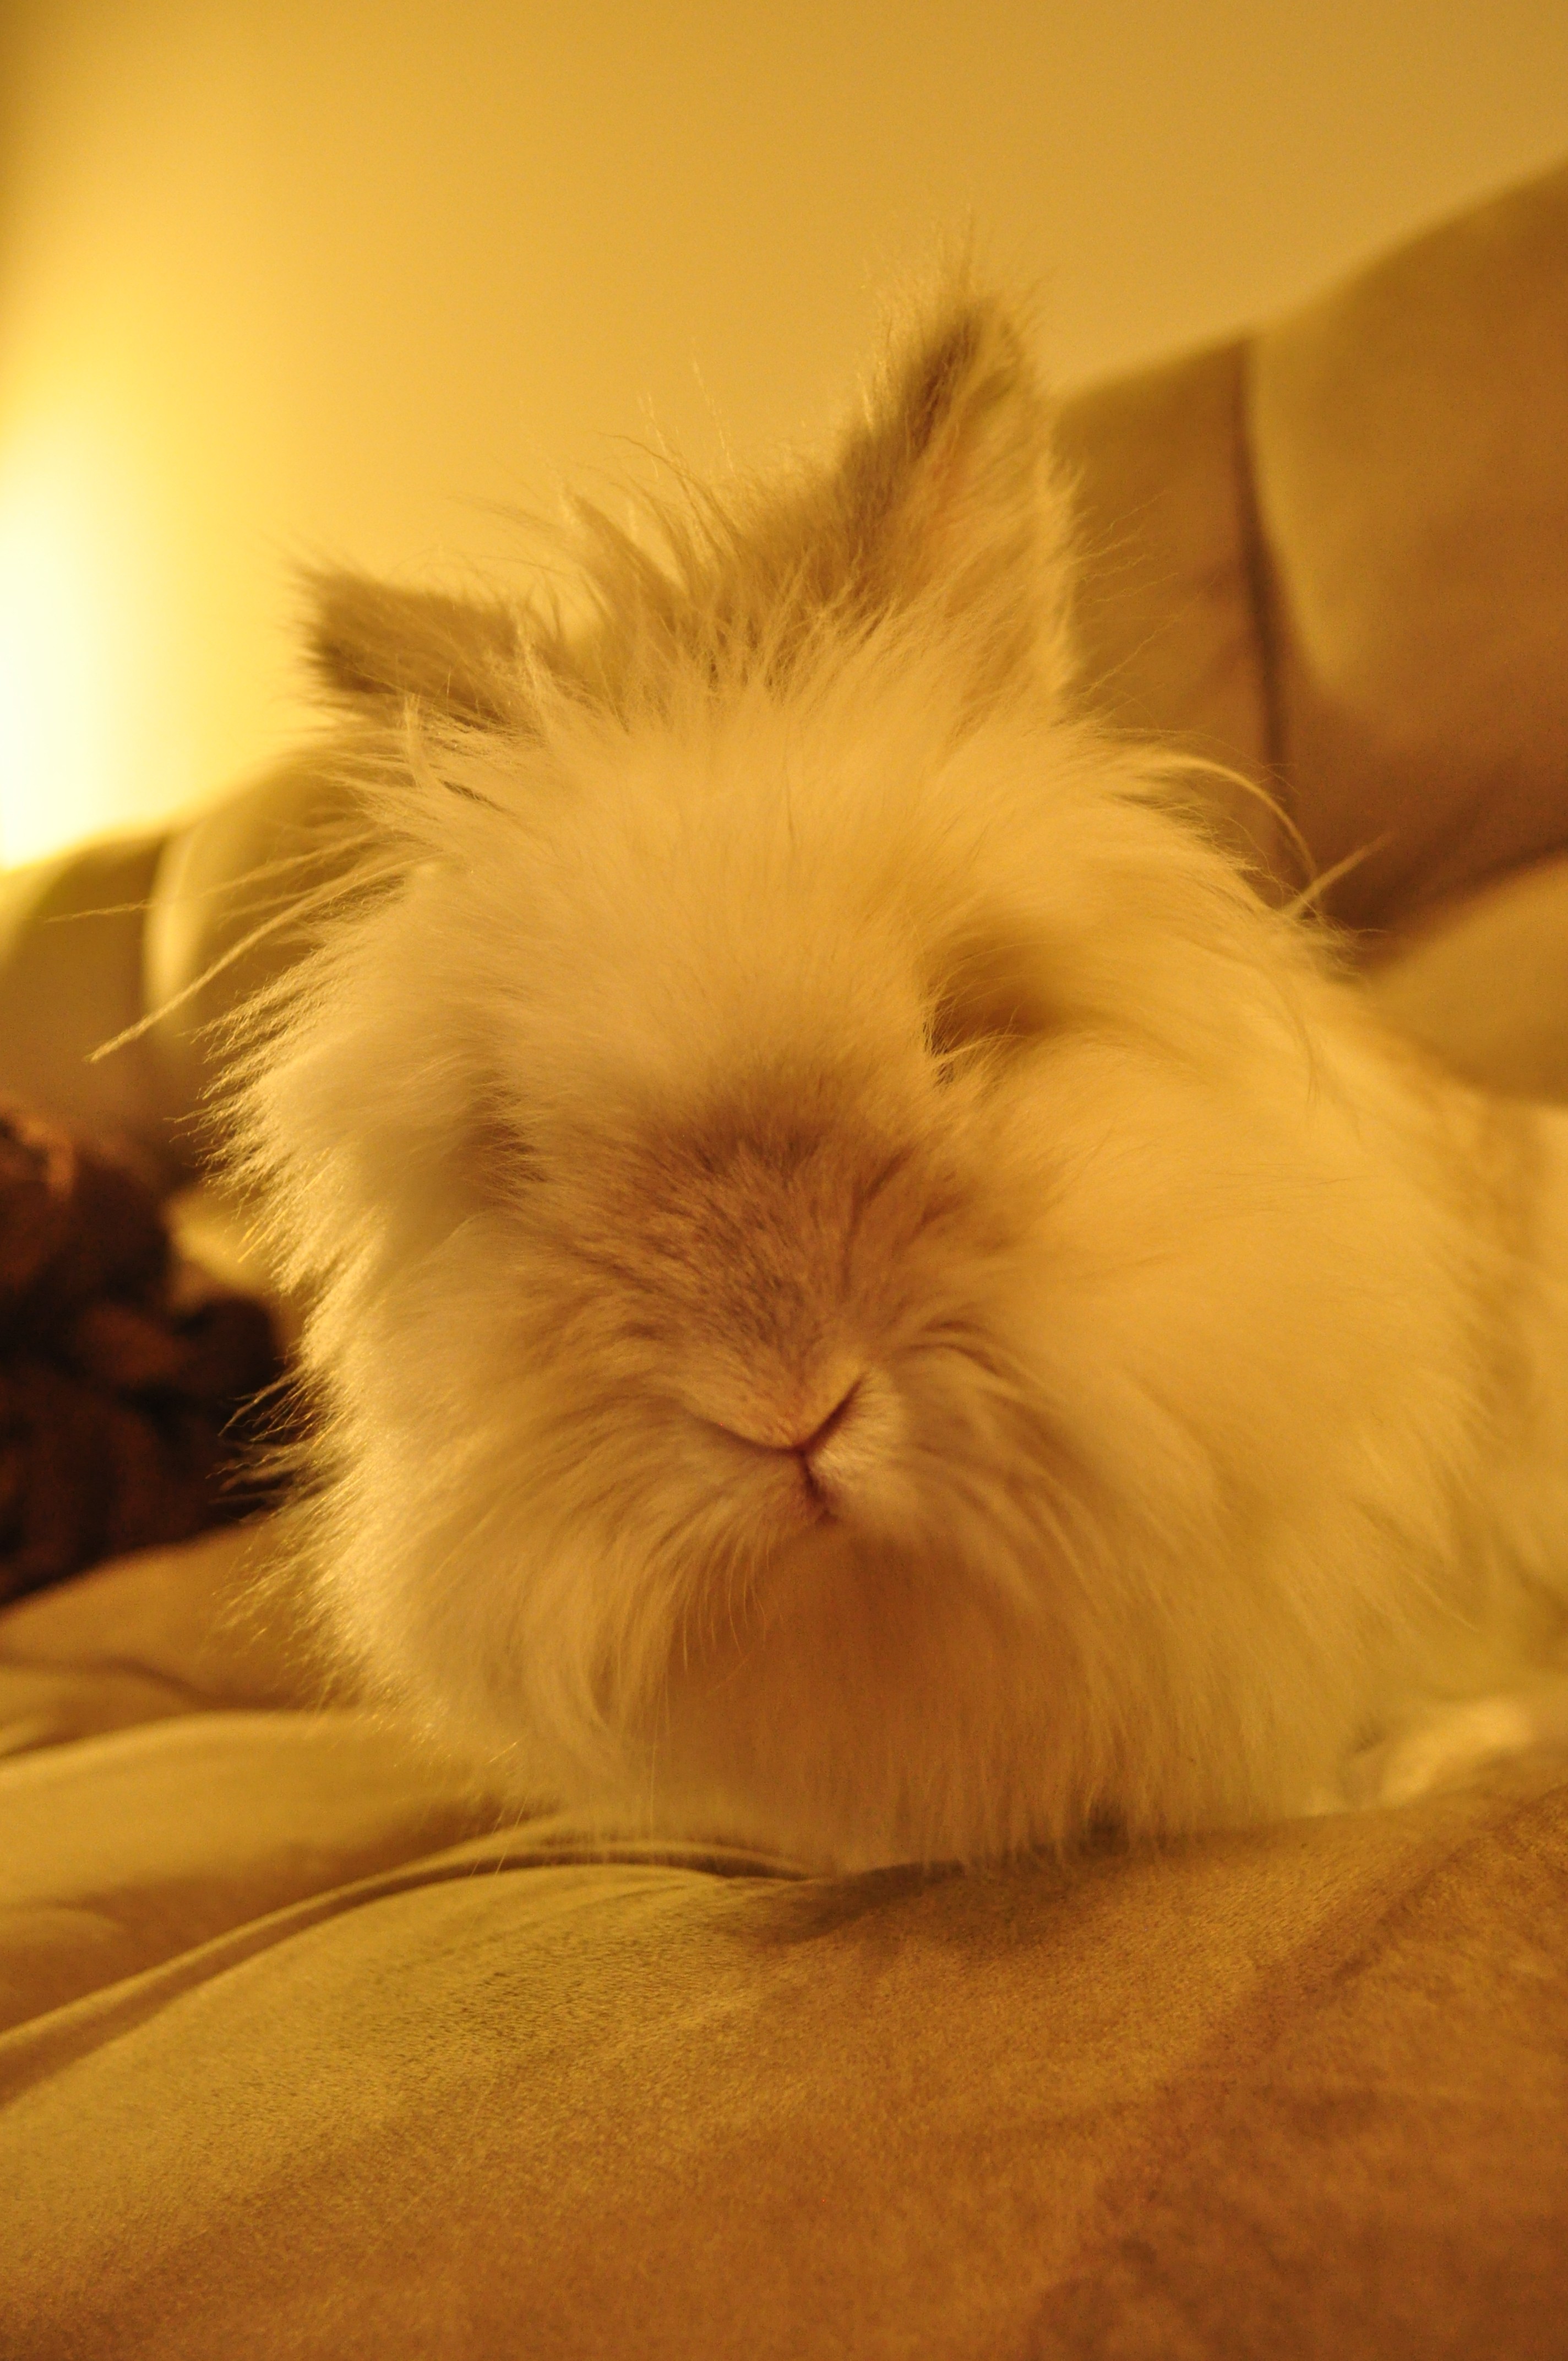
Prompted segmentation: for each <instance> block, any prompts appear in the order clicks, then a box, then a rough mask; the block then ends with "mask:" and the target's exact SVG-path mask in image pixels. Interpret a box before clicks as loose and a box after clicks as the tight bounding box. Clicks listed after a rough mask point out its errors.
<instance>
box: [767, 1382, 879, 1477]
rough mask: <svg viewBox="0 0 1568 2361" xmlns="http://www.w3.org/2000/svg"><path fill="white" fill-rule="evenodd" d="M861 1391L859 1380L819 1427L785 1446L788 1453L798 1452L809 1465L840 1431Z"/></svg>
mask: <svg viewBox="0 0 1568 2361" xmlns="http://www.w3.org/2000/svg"><path fill="white" fill-rule="evenodd" d="M860 1390H861V1381H860V1379H859V1378H856V1379H855V1380H854V1382H853V1384H852V1385H850V1387H849V1388H848V1389H847V1390H846V1391H845V1392H844V1393H843V1394H841V1395H840V1396H839V1400H837V1401H836V1402H835V1403H834V1405H833V1407H832V1409H831V1410H830V1411H828V1415H827V1417H826V1418H824V1419H820V1420H818V1422H817V1425H816V1426H814V1427H813V1428H812V1430H811V1432H810V1433H809V1434H803V1435H801V1436H799V1437H797V1439H796V1440H795V1442H793V1443H787V1444H784V1449H785V1450H786V1451H795V1452H798V1453H799V1455H800V1456H801V1457H802V1459H804V1460H805V1461H806V1463H807V1465H809V1464H810V1461H811V1458H812V1455H813V1454H814V1453H816V1452H817V1451H820V1450H821V1449H822V1447H823V1445H824V1444H828V1443H831V1441H832V1440H833V1437H834V1436H835V1435H836V1434H837V1433H838V1432H839V1428H840V1427H841V1426H842V1425H843V1423H844V1421H845V1420H846V1419H847V1418H848V1417H849V1415H850V1411H851V1409H852V1408H853V1407H854V1400H855V1396H856V1395H857V1394H858V1393H859V1392H860Z"/></svg>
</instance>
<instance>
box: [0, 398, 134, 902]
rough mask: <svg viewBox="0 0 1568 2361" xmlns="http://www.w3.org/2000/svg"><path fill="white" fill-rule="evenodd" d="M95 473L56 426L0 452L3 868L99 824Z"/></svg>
mask: <svg viewBox="0 0 1568 2361" xmlns="http://www.w3.org/2000/svg"><path fill="white" fill-rule="evenodd" d="M94 472H95V471H94V470H93V467H92V466H91V464H90V461H89V457H88V455H87V453H86V452H85V451H84V450H83V448H82V442H81V440H80V438H78V437H77V436H74V435H73V434H72V433H71V428H70V426H69V424H68V423H66V422H65V421H63V420H54V421H50V422H49V423H47V424H45V423H40V424H39V425H38V427H37V428H36V429H35V430H34V431H33V432H32V433H22V434H16V435H15V436H13V437H12V438H11V439H10V440H9V441H8V444H7V446H6V448H5V450H4V452H0V859H4V860H5V862H17V861H28V860H31V859H33V858H34V856H35V855H37V854H38V853H41V852H45V851H49V850H50V849H51V848H52V847H53V846H54V845H56V844H60V843H64V842H65V841H66V840H68V839H70V838H71V837H73V836H79V835H82V834H84V833H86V832H87V831H88V830H90V829H93V828H96V827H98V826H100V825H101V824H102V821H103V818H104V802H105V794H104V789H105V782H106V780H107V779H108V777H109V775H110V771H111V764H112V761H113V753H114V741H115V705H116V698H115V690H114V686H113V674H114V671H115V663H114V659H115V655H116V653H117V648H116V635H115V631H114V628H113V624H112V618H111V613H110V606H111V599H110V586H109V583H108V580H107V578H106V576H107V572H108V568H107V564H106V553H105V550H104V511H103V506H102V503H101V502H95V501H94V499H93V474H94ZM97 472H100V473H101V471H97ZM98 489H99V490H100V492H102V490H103V489H105V488H104V486H103V485H102V484H101V483H100V485H99V487H98ZM95 511H96V512H95Z"/></svg>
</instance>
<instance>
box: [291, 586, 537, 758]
mask: <svg viewBox="0 0 1568 2361" xmlns="http://www.w3.org/2000/svg"><path fill="white" fill-rule="evenodd" d="M306 579H307V582H308V585H309V588H310V590H311V593H312V596H313V600H314V611H313V619H312V624H311V630H310V639H309V645H310V652H311V655H312V658H313V662H314V664H315V668H316V671H317V673H318V674H319V675H320V677H321V679H322V681H323V684H324V685H325V686H326V687H327V688H328V689H329V690H331V691H332V693H333V694H334V696H337V697H348V698H350V699H351V700H352V701H353V702H355V703H356V704H362V705H364V704H367V705H371V706H378V707H384V706H388V705H400V704H403V703H404V702H406V701H408V700H410V699H412V700H414V701H416V702H418V703H419V704H421V705H423V706H427V707H429V708H431V709H432V710H433V711H434V712H437V713H443V714H445V715H448V716H449V717H450V718H451V719H454V720H458V721H477V722H489V723H495V722H515V721H517V720H518V719H520V718H521V709H522V707H523V703H524V691H523V686H522V679H521V665H520V663H519V658H520V655H521V648H522V631H521V624H520V622H519V620H518V618H517V616H516V615H515V614H513V613H512V611H511V609H510V608H508V607H505V606H503V605H501V604H500V603H499V601H497V602H484V601H479V600H472V601H471V600H468V599H466V598H448V597H446V596H445V595H444V593H443V592H441V591H436V590H400V589H397V588H393V587H392V586H391V585H390V584H389V583H384V582H372V581H368V580H367V579H366V578H365V577H363V576H360V575H357V574H334V573H313V574H311V575H308V576H307V577H306Z"/></svg>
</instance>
